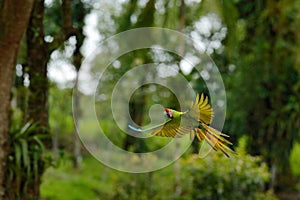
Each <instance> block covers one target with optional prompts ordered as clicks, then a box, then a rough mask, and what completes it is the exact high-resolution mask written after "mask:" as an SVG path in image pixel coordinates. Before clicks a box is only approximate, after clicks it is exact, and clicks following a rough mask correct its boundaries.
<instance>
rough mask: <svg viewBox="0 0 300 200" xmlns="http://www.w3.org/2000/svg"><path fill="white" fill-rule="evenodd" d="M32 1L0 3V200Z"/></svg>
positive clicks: (2, 195)
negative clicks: (15, 76) (12, 105)
mask: <svg viewBox="0 0 300 200" xmlns="http://www.w3.org/2000/svg"><path fill="white" fill-rule="evenodd" d="M32 5H33V0H24V1H22V3H20V2H19V1H17V0H4V1H3V0H2V1H0V27H1V32H0V81H1V84H0V99H1V103H0V122H1V126H0V199H5V193H6V191H5V190H6V189H8V188H5V185H6V184H5V174H6V170H7V169H6V163H7V155H8V151H9V149H8V145H7V141H8V137H9V135H8V134H9V126H10V116H9V113H10V90H11V87H12V82H13V73H14V69H15V66H16V60H17V55H18V49H19V44H20V41H21V39H22V36H23V34H24V32H25V30H26V28H27V25H28V19H29V16H30V12H31V9H32Z"/></svg>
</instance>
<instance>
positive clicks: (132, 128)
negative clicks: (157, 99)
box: [128, 124, 146, 133]
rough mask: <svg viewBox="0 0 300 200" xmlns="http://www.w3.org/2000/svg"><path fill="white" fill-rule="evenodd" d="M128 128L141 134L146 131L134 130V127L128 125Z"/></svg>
mask: <svg viewBox="0 0 300 200" xmlns="http://www.w3.org/2000/svg"><path fill="white" fill-rule="evenodd" d="M128 128H130V129H131V130H133V131H136V132H141V133H144V132H146V130H142V129H140V128H135V127H134V126H131V125H130V124H129V125H128Z"/></svg>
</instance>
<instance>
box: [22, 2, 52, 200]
mask: <svg viewBox="0 0 300 200" xmlns="http://www.w3.org/2000/svg"><path fill="white" fill-rule="evenodd" d="M43 16H44V1H43V0H36V1H35V2H34V6H33V10H32V13H31V17H30V21H29V27H28V29H27V59H28V70H29V71H28V74H29V79H30V85H29V98H28V112H27V113H26V114H27V116H26V120H27V121H31V122H33V123H35V124H37V127H36V129H35V130H34V132H33V133H32V134H35V135H37V134H44V135H45V138H44V139H43V143H44V145H45V146H46V147H47V148H49V149H50V147H51V146H52V143H51V137H50V134H49V124H48V79H47V63H48V61H49V58H50V50H49V45H48V44H47V43H45V41H44V29H43ZM41 156H42V154H41V153H40V154H39V158H38V164H37V173H35V175H34V177H24V179H25V180H26V183H27V184H23V187H26V188H21V189H20V190H22V191H27V192H26V197H24V198H25V199H27V198H29V199H39V195H40V191H39V188H40V184H41V177H42V174H43V173H44V171H45V163H44V161H43V159H42V158H41ZM31 159H34V158H33V157H32V158H31Z"/></svg>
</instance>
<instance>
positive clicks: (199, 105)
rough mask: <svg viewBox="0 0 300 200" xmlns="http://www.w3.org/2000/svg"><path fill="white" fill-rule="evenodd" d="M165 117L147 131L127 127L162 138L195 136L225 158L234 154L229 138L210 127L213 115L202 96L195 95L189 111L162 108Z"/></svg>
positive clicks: (205, 98) (192, 137) (206, 99)
mask: <svg viewBox="0 0 300 200" xmlns="http://www.w3.org/2000/svg"><path fill="white" fill-rule="evenodd" d="M164 113H165V115H166V117H167V120H166V122H164V123H162V124H159V125H156V126H153V127H151V128H147V129H140V128H135V127H133V126H131V125H128V127H129V128H130V129H132V130H133V131H136V132H139V133H150V134H152V135H155V136H162V137H172V138H175V137H181V136H182V135H185V134H188V133H190V137H191V139H194V137H195V136H196V138H197V140H198V141H199V142H201V141H203V140H205V141H206V142H207V143H208V144H209V145H210V146H211V147H212V148H213V149H214V150H215V151H218V150H220V151H222V152H223V153H224V154H225V155H226V156H227V157H229V153H234V154H235V152H234V151H233V150H231V149H230V148H229V147H228V145H232V143H231V142H230V141H228V140H227V139H226V138H228V137H229V136H228V135H226V134H224V133H221V132H220V131H218V130H216V129H214V128H212V127H210V126H209V125H210V123H211V122H212V118H213V115H214V112H213V109H212V107H211V106H210V105H209V103H208V98H207V97H204V95H203V94H201V95H199V94H197V95H196V100H195V102H193V103H192V105H191V106H190V109H189V110H188V111H185V112H180V111H176V110H173V109H169V108H164Z"/></svg>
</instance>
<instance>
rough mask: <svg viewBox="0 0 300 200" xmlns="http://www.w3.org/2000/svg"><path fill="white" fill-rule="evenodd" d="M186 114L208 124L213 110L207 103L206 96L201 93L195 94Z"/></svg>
mask: <svg viewBox="0 0 300 200" xmlns="http://www.w3.org/2000/svg"><path fill="white" fill-rule="evenodd" d="M188 114H189V115H190V116H191V117H192V118H194V119H197V120H198V121H200V122H202V123H205V124H210V123H211V122H212V119H213V116H214V111H213V109H212V107H211V106H210V105H209V103H208V97H205V96H204V94H203V93H202V94H201V95H199V94H197V95H196V100H195V101H194V102H193V103H192V105H191V107H190V111H189V112H188Z"/></svg>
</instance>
